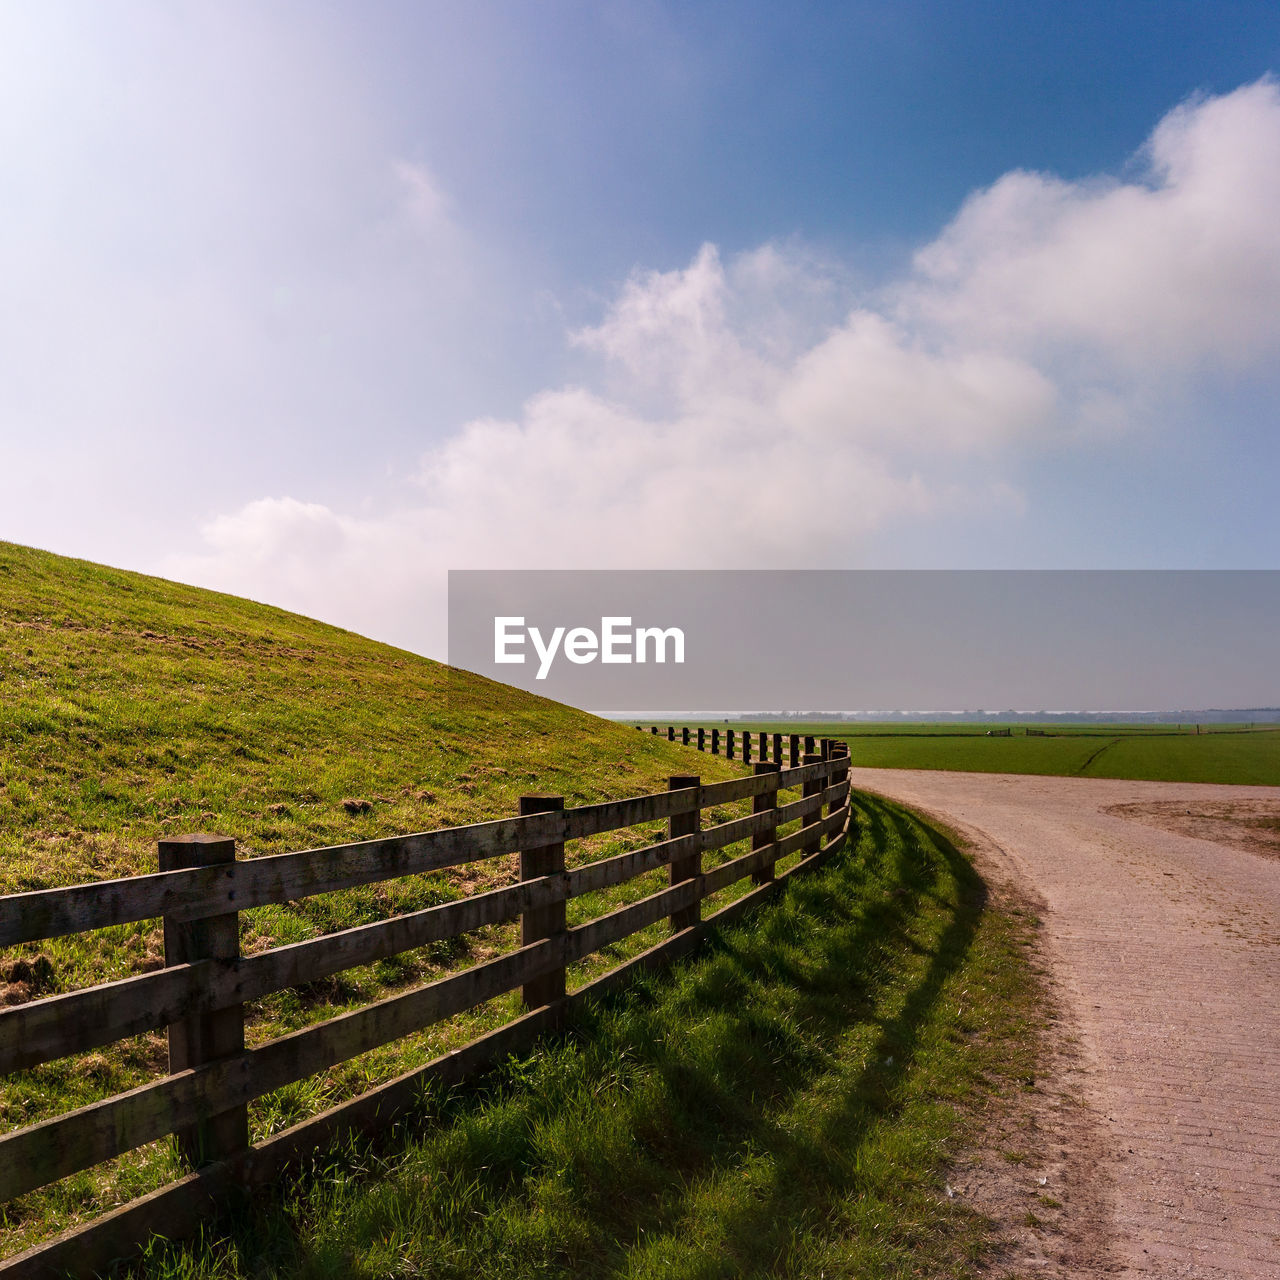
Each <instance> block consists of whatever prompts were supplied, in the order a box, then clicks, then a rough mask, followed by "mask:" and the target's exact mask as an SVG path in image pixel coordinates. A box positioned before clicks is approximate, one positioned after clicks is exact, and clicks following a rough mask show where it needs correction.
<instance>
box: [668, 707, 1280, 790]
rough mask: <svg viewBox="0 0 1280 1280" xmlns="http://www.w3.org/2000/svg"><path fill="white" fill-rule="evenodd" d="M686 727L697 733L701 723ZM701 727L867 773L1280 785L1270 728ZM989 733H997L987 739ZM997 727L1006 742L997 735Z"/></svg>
mask: <svg viewBox="0 0 1280 1280" xmlns="http://www.w3.org/2000/svg"><path fill="white" fill-rule="evenodd" d="M690 723H691V724H692V725H693V727H695V728H696V727H697V724H698V723H699V722H690ZM700 723H701V724H702V725H703V727H705V728H708V729H710V728H718V729H720V730H721V732H722V734H723V731H724V730H725V729H729V728H732V729H734V730H735V731H740V730H743V729H746V730H749V731H751V732H758V731H760V730H765V731H767V732H769V733H775V732H777V733H783V734H790V733H802V734H812V735H813V736H814V737H819V738H835V739H837V740H838V741H841V742H847V743H848V744H849V751H850V755H851V756H852V759H853V763H854V765H855V766H861V767H865V768H873V769H959V770H970V771H973V772H975V773H1038V774H1060V775H1064V776H1068V777H1070V776H1076V777H1087V778H1135V779H1143V780H1146V781H1151V782H1222V783H1233V782H1234V783H1245V784H1252V785H1257V786H1280V726H1277V725H1259V726H1250V725H1228V724H1215V725H1202V726H1200V732H1199V733H1197V732H1196V727H1195V726H1194V725H1182V726H1175V725H1133V724H1118V725H1102V724H1088V725H1081V724H1061V725H1052V724H1044V725H1022V724H1015V725H992V724H990V723H989V722H986V721H984V722H981V723H971V724H962V723H956V722H949V723H946V724H902V723H900V722H894V723H886V724H872V723H861V722H860V723H856V724H852V723H850V722H848V721H843V720H837V721H810V722H804V723H798V722H796V721H741V722H733V723H729V722H725V721H719V722H716V723H714V724H713V723H712V722H710V721H703V722H700ZM646 724H647V722H646ZM993 729H994V730H999V731H1000V732H999V733H998V734H992V733H989V730H993ZM1005 729H1008V730H1009V736H1008V737H1005V736H1003V730H1005ZM1028 731H1029V732H1028ZM721 750H723V746H722V748H721Z"/></svg>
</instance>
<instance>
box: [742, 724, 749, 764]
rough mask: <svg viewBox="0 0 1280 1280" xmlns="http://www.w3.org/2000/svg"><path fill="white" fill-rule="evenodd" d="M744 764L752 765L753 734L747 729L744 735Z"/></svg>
mask: <svg viewBox="0 0 1280 1280" xmlns="http://www.w3.org/2000/svg"><path fill="white" fill-rule="evenodd" d="M742 763H743V764H750V763H751V732H750V730H746V729H744V730H743V733H742Z"/></svg>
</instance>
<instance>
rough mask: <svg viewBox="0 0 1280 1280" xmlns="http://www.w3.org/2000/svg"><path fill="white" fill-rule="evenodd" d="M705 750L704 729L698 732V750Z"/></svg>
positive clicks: (705, 738) (705, 737) (705, 733)
mask: <svg viewBox="0 0 1280 1280" xmlns="http://www.w3.org/2000/svg"><path fill="white" fill-rule="evenodd" d="M706 749H707V731H706V730H705V729H699V730H698V750H699V751H705V750H706Z"/></svg>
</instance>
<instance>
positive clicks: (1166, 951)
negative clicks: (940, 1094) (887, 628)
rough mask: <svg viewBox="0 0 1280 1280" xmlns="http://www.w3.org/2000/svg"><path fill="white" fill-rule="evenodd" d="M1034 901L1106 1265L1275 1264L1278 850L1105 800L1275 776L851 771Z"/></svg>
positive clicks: (1201, 799) (1220, 791) (1176, 793)
mask: <svg viewBox="0 0 1280 1280" xmlns="http://www.w3.org/2000/svg"><path fill="white" fill-rule="evenodd" d="M853 780H854V786H855V787H859V788H862V789H864V790H868V791H874V792H876V793H878V794H880V795H884V796H888V797H889V798H891V799H893V800H897V801H899V802H901V803H904V804H907V805H910V806H912V807H913V808H917V809H920V810H922V811H926V812H929V813H932V814H935V815H937V816H938V817H940V818H941V819H943V820H944V821H945V822H946V823H947V824H948V825H950V826H951V827H953V828H954V829H956V830H958V831H960V832H961V833H962V834H966V835H969V836H971V837H973V838H974V839H975V842H976V843H977V844H978V845H979V846H987V847H989V846H990V845H994V846H995V847H996V853H997V856H999V855H1000V854H1003V855H1004V857H1003V859H1002V860H1003V861H1004V862H1005V863H1006V864H1007V865H1008V866H1009V868H1010V869H1011V870H1012V871H1013V872H1014V873H1015V874H1016V875H1018V876H1020V877H1021V878H1022V879H1023V880H1024V882H1025V883H1026V884H1027V885H1028V886H1029V887H1030V888H1032V889H1033V890H1034V891H1035V892H1036V893H1037V894H1038V895H1039V896H1040V897H1041V898H1042V899H1043V900H1044V901H1045V903H1046V911H1045V935H1046V951H1047V959H1048V962H1049V963H1050V965H1051V966H1052V967H1053V969H1054V971H1055V974H1056V976H1057V977H1058V979H1059V982H1058V983H1057V984H1056V985H1057V986H1058V987H1059V989H1060V990H1061V991H1062V992H1063V996H1064V999H1065V1000H1066V1002H1067V1004H1068V1006H1069V1007H1068V1009H1067V1013H1068V1014H1069V1015H1070V1016H1071V1017H1072V1019H1073V1021H1074V1023H1075V1025H1076V1027H1077V1028H1078V1030H1079V1032H1080V1035H1081V1039H1082V1042H1083V1049H1084V1052H1085V1055H1086V1058H1087V1059H1088V1060H1090V1062H1091V1064H1092V1068H1093V1069H1092V1071H1091V1073H1090V1075H1089V1077H1088V1079H1089V1082H1090V1083H1089V1085H1088V1088H1089V1091H1090V1092H1091V1093H1092V1097H1091V1098H1089V1099H1088V1101H1089V1102H1090V1103H1091V1104H1092V1106H1093V1108H1094V1109H1095V1111H1096V1113H1097V1114H1098V1116H1099V1124H1100V1127H1101V1129H1102V1140H1103V1143H1104V1146H1105V1151H1104V1153H1103V1156H1102V1161H1101V1165H1102V1168H1103V1170H1104V1171H1105V1172H1106V1173H1107V1174H1108V1175H1109V1177H1110V1178H1111V1179H1112V1181H1113V1185H1114V1196H1113V1203H1114V1207H1113V1212H1114V1215H1115V1222H1114V1224H1113V1226H1114V1231H1115V1239H1116V1253H1117V1256H1118V1259H1119V1261H1120V1263H1121V1269H1120V1274H1121V1275H1127V1276H1179V1277H1196V1278H1203V1280H1222V1278H1223V1277H1227V1276H1231V1277H1249V1278H1251V1280H1252V1278H1256V1277H1267V1278H1268V1280H1271V1278H1277V1280H1280V859H1277V858H1275V857H1267V856H1264V855H1263V854H1260V853H1256V852H1251V851H1249V850H1246V849H1242V848H1233V847H1228V846H1227V845H1224V844H1218V843H1213V842H1210V841H1209V840H1205V839H1199V838H1193V837H1191V836H1188V835H1180V834H1176V833H1174V832H1171V831H1167V830H1161V829H1159V828H1157V827H1153V826H1148V825H1146V824H1145V823H1144V822H1140V821H1135V820H1133V819H1132V818H1128V817H1124V816H1119V815H1116V814H1111V813H1107V812H1106V811H1105V810H1106V809H1107V808H1109V807H1110V806H1114V805H1119V804H1144V803H1153V802H1154V803H1158V804H1170V803H1173V802H1180V801H1185V802H1186V803H1187V804H1188V805H1192V804H1205V803H1208V804H1216V803H1221V802H1236V801H1240V800H1244V801H1249V802H1253V803H1255V804H1256V803H1257V802H1258V801H1259V799H1260V798H1261V800H1262V801H1263V802H1264V803H1267V802H1270V801H1271V800H1273V799H1274V800H1276V801H1278V802H1280V788H1277V787H1237V786H1206V785H1200V784H1185V783H1163V782H1128V781H1119V780H1113V779H1103V778H1096V779H1095V778H1043V777H1027V776H1015V775H1009V774H983V773H944V772H934V771H915V770H899V769H854V770H853Z"/></svg>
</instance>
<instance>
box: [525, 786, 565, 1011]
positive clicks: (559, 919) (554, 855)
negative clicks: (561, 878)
mask: <svg viewBox="0 0 1280 1280" xmlns="http://www.w3.org/2000/svg"><path fill="white" fill-rule="evenodd" d="M563 809H564V797H563V796H543V795H531V796H521V797H520V816H521V817H522V818H523V817H527V816H528V815H529V814H534V813H560V812H562V811H563ZM563 871H564V841H563V840H562V841H560V842H559V843H558V844H544V845H540V846H539V847H538V848H536V849H521V850H520V879H521V880H538V879H540V878H541V877H542V876H552V875H557V874H561V873H563ZM564 925H565V919H564V899H563V898H561V899H560V901H559V902H553V903H551V904H550V905H548V906H545V907H534V908H532V909H531V910H528V911H525V912H523V913H522V914H521V917H520V944H521V946H525V947H527V946H529V945H530V944H531V943H534V942H541V941H542V940H543V938H554V937H557V936H562V935H563V934H564ZM564 991H565V981H564V964H563V953H562V963H561V964H560V967H559V968H556V969H552V970H551V971H550V972H549V973H544V974H543V975H542V977H540V978H533V979H532V980H530V981H529V982H526V983H525V984H524V989H523V991H522V995H523V996H524V1003H525V1007H526V1008H529V1009H540V1008H541V1007H542V1006H543V1005H544V1004H555V1003H556V1002H557V1001H559V1000H563V999H564Z"/></svg>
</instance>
